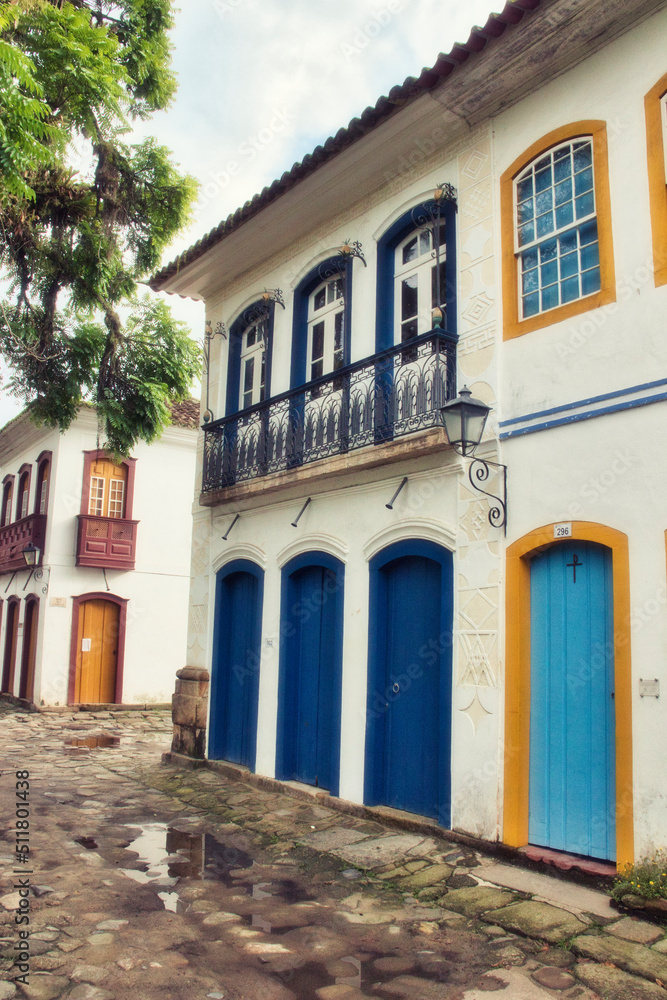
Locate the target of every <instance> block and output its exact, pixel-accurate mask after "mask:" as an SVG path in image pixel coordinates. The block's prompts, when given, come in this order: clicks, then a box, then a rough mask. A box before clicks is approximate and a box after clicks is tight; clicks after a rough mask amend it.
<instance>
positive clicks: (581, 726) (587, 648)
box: [529, 542, 616, 860]
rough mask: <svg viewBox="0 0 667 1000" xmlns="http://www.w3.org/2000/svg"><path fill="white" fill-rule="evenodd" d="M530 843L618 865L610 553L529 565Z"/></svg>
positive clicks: (569, 546)
mask: <svg viewBox="0 0 667 1000" xmlns="http://www.w3.org/2000/svg"><path fill="white" fill-rule="evenodd" d="M530 582H531V587H530V602H531V697H530V818H529V839H530V842H531V844H538V845H542V846H546V847H551V848H554V849H555V850H561V851H568V852H570V853H573V854H583V855H586V856H589V857H595V858H605V859H610V860H613V859H614V858H615V857H616V823H615V811H616V783H615V773H616V768H615V749H616V748H615V744H616V739H615V711H614V645H613V643H614V617H613V586H612V555H611V551H610V550H609V549H607V548H605V546H603V545H597V544H595V543H593V542H563V543H561V544H559V545H555V546H553V547H552V548H551V549H549V550H548V551H547V552H544V553H543V554H542V555H540V556H537V557H536V558H535V559H534V560H533V561H532V564H531V572H530Z"/></svg>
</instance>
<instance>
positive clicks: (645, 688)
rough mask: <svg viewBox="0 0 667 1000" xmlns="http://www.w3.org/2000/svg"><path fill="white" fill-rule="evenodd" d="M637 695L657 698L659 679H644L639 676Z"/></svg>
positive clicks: (658, 695)
mask: <svg viewBox="0 0 667 1000" xmlns="http://www.w3.org/2000/svg"><path fill="white" fill-rule="evenodd" d="M639 697H640V698H659V697H660V681H659V680H658V678H657V677H655V678H653V679H651V680H644V679H643V678H642V677H640V678H639Z"/></svg>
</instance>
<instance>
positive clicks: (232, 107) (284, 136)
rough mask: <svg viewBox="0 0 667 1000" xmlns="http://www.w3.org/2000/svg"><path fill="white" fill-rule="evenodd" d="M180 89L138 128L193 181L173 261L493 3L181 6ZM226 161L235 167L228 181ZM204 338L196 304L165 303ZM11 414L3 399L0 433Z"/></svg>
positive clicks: (190, 2) (370, 0)
mask: <svg viewBox="0 0 667 1000" xmlns="http://www.w3.org/2000/svg"><path fill="white" fill-rule="evenodd" d="M181 2H182V9H181V11H180V12H179V13H178V14H177V15H176V28H175V31H174V33H173V44H174V52H173V63H174V68H175V70H176V72H177V74H178V81H179V89H178V94H177V96H176V99H175V101H174V103H173V104H172V106H171V107H170V108H169V109H168V110H167V111H164V112H161V113H160V114H158V115H156V116H155V117H154V118H153V119H152V120H151V121H150V122H149V123H147V124H146V125H145V126H144V128H143V132H142V134H146V135H148V134H152V135H155V136H157V138H158V140H159V141H160V142H161V143H162V144H163V145H165V146H168V147H169V148H170V149H172V150H173V152H174V157H175V160H176V161H177V162H178V163H179V164H180V166H181V169H182V170H183V171H186V172H187V173H190V174H193V175H194V176H195V177H196V178H197V179H198V180H199V182H200V184H201V191H200V197H199V201H198V203H197V206H196V208H195V213H194V218H193V221H192V224H191V226H190V227H189V229H188V230H187V232H185V233H184V234H183V235H182V236H181V237H180V238H179V239H178V240H177V241H175V242H174V244H173V245H172V247H171V248H170V249H169V251H168V252H167V253H166V254H165V257H164V263H167V262H168V261H169V260H172V259H173V258H174V257H175V256H177V255H178V254H179V253H181V252H182V251H184V250H186V249H187V248H188V247H189V246H190V245H191V244H192V243H194V242H195V241H196V240H197V239H199V238H200V237H201V236H203V235H204V234H205V233H207V232H208V231H209V230H210V229H212V228H213V226H215V225H217V224H218V223H219V222H220V221H221V220H222V219H224V218H226V217H227V215H229V213H230V212H233V211H234V210H235V209H236V208H238V207H239V206H240V205H242V204H243V203H244V202H245V201H247V200H248V199H249V198H251V197H252V196H253V195H254V194H255V193H256V192H258V191H260V190H261V189H262V188H263V187H264V186H265V185H266V184H270V183H271V181H272V180H274V179H275V178H276V177H279V176H280V175H281V174H282V173H283V172H284V171H285V170H287V169H289V168H290V167H291V166H292V164H293V163H295V162H296V161H298V160H300V159H302V157H303V156H304V155H305V154H306V153H308V152H310V151H311V150H312V149H313V148H314V147H315V146H316V145H318V144H319V143H321V142H323V141H324V140H325V139H326V138H327V137H328V136H329V135H332V134H334V133H335V132H336V131H337V130H338V129H339V128H340V127H341V126H343V125H347V123H348V122H349V121H350V119H351V118H353V117H355V116H357V115H359V114H360V113H361V112H362V111H363V110H364V108H366V107H367V106H368V105H369V104H374V103H375V101H376V100H377V99H378V97H380V96H381V95H382V94H386V93H387V92H388V91H389V90H390V89H391V87H393V86H394V85H395V84H397V83H402V82H403V81H404V79H405V78H406V76H417V75H418V74H419V72H420V70H421V69H422V68H423V67H424V66H432V65H433V63H434V62H435V61H436V59H437V56H438V53H439V52H446V51H448V50H449V49H450V48H451V47H452V45H453V44H454V42H457V41H465V40H466V39H467V37H468V33H469V31H470V28H471V27H472V26H473V24H483V23H484V21H485V20H486V18H487V17H488V15H489V13H490V12H491V11H499V10H501V9H502V7H503V6H504V3H503V0H337V2H336V3H335V4H331V3H329V2H325V0H181ZM230 163H236V164H237V165H238V169H237V171H236V172H235V173H234V174H233V175H232V174H231V173H230V171H229V170H228V169H227V167H228V165H229V164H230ZM169 301H170V302H171V303H172V306H173V308H174V312H175V313H176V314H177V315H178V316H179V317H180V318H182V319H184V320H186V321H187V322H188V323H190V325H191V327H192V330H193V335H194V336H195V337H196V338H197V339H199V338H200V337H201V334H202V333H203V325H204V321H203V306H201V305H200V304H199V305H193V304H190V303H187V302H184V301H183V300H180V299H178V298H177V297H174V296H169ZM19 409H20V406H18V405H17V403H16V401H15V400H13V399H11V398H7V397H6V395H4V394H3V398H2V399H0V424H2V423H4V422H5V421H6V420H7V419H9V418H10V417H11V416H13V415H14V414H15V413H16V412H18V410H19Z"/></svg>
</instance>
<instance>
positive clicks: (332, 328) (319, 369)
mask: <svg viewBox="0 0 667 1000" xmlns="http://www.w3.org/2000/svg"><path fill="white" fill-rule="evenodd" d="M344 328H345V299H344V297H343V282H342V280H341V279H340V278H334V279H332V280H330V281H323V282H322V284H320V285H318V286H317V288H315V290H314V291H313V292H311V294H310V295H309V297H308V351H307V353H308V361H309V368H308V371H307V373H306V378H307V380H308V381H310V379H314V378H320V376H321V375H328V373H329V372H335V371H337V370H338V369H339V368H342V367H343V365H344V364H345V351H344V346H343V331H344Z"/></svg>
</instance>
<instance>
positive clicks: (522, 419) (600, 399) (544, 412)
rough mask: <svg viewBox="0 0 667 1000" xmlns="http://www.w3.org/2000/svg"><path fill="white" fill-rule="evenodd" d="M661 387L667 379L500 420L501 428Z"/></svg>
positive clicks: (666, 383)
mask: <svg viewBox="0 0 667 1000" xmlns="http://www.w3.org/2000/svg"><path fill="white" fill-rule="evenodd" d="M659 385H667V378H661V379H658V380H657V381H656V382H644V383H643V385H633V386H630V388H629V389H617V390H616V391H615V392H605V393H603V395H601V396H590V397H589V398H588V399H578V400H577V401H576V402H574V403H564V404H563V405H562V406H552V407H551V408H550V409H548V410H535V412H534V413H527V414H526V415H525V416H523V417H511V418H510V419H509V420H500V421H499V424H498V425H499V426H500V427H508V426H509V425H510V424H525V423H527V422H528V421H529V420H536V419H537V417H548V416H550V415H551V414H552V413H563V412H564V411H566V410H578V409H579V408H580V407H582V406H591V405H592V404H594V403H604V402H605V400H607V399H618V397H619V396H630V395H632V393H633V392H644V391H645V390H646V389H655V388H656V387H657V386H659Z"/></svg>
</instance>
